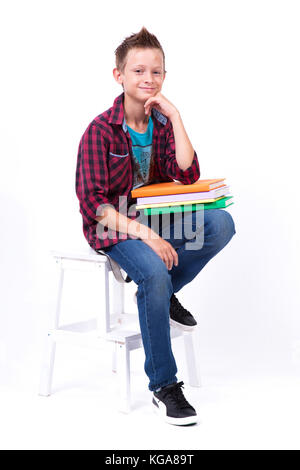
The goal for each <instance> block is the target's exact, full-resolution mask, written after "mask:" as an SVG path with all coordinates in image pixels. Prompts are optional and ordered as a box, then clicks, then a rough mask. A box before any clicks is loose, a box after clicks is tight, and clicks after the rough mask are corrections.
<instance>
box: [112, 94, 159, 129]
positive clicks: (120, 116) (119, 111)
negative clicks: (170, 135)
mask: <svg viewBox="0 0 300 470" xmlns="http://www.w3.org/2000/svg"><path fill="white" fill-rule="evenodd" d="M124 95H125V93H124V92H123V93H121V95H119V96H117V97H116V98H115V100H114V104H113V106H112V110H111V113H110V118H109V121H108V122H109V123H110V124H119V125H122V128H123V130H124V132H127V126H126V122H125V116H124V106H123V103H124ZM151 116H154V117H155V119H157V120H158V121H159V122H160V123H161V124H163V125H164V126H165V125H166V124H167V118H166V116H165V115H164V114H162V113H160V112H159V111H158V110H157V109H155V108H152V109H151Z"/></svg>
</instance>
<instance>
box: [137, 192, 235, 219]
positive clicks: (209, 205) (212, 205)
mask: <svg viewBox="0 0 300 470" xmlns="http://www.w3.org/2000/svg"><path fill="white" fill-rule="evenodd" d="M231 198H233V196H227V197H222V198H221V199H219V200H218V201H214V202H206V203H203V204H182V205H181V206H167V207H149V208H147V209H144V215H157V214H168V213H170V212H189V211H199V210H203V209H205V210H207V209H222V208H225V207H228V206H231V204H233V201H231V200H230V199H231Z"/></svg>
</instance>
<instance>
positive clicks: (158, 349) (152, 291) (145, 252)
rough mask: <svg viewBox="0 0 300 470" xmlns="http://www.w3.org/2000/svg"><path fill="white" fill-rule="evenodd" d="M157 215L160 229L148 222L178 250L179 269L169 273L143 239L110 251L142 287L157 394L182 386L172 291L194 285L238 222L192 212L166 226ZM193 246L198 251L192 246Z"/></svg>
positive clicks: (140, 301)
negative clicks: (172, 322)
mask: <svg viewBox="0 0 300 470" xmlns="http://www.w3.org/2000/svg"><path fill="white" fill-rule="evenodd" d="M200 212H201V213H200ZM196 214H198V215H196ZM155 217H156V221H155V222H154V225H155V226H154V227H153V220H154V219H155V218H153V217H151V218H150V217H147V216H144V218H145V221H142V223H144V224H145V225H148V226H151V228H152V229H153V230H154V231H155V232H156V233H158V234H159V235H160V236H162V238H164V240H166V241H168V242H169V243H170V244H171V245H172V246H173V247H174V249H175V250H176V251H177V254H178V266H174V265H173V267H172V269H171V270H170V271H168V269H167V267H166V265H165V263H164V262H163V261H162V259H161V258H160V257H159V256H158V255H157V254H156V253H155V251H154V250H153V249H152V248H151V247H149V246H148V245H146V244H145V243H144V242H143V241H142V240H141V239H136V240H133V239H128V240H123V241H121V242H119V243H116V244H115V245H112V246H110V247H108V248H106V249H105V252H106V253H107V254H108V255H109V256H111V258H113V259H114V260H115V261H116V262H117V263H118V264H119V265H120V266H121V268H122V269H124V271H125V272H126V273H127V274H128V276H129V277H130V278H131V279H132V280H133V281H134V282H135V283H136V284H137V286H138V291H137V305H138V312H139V323H140V328H141V334H142V341H143V346H144V350H145V372H146V374H147V376H148V378H149V381H150V382H149V386H148V387H149V390H151V391H152V390H156V389H157V388H159V387H163V386H165V385H169V384H171V383H173V382H177V377H176V373H177V366H176V362H175V359H174V356H173V353H172V347H171V338H170V323H169V318H170V298H171V295H172V293H173V292H178V291H179V290H180V289H182V287H183V286H185V285H186V284H188V283H189V282H191V281H192V280H193V279H194V278H195V277H196V276H197V274H198V273H199V272H200V271H201V270H202V269H203V267H204V266H205V265H206V264H207V263H208V261H209V260H210V259H212V258H213V257H214V256H215V255H216V254H217V253H218V252H219V251H221V250H222V248H224V247H225V246H226V245H227V243H228V242H229V241H230V240H231V238H232V237H233V235H234V234H235V233H236V232H235V225H234V222H233V219H232V217H231V215H230V214H229V212H226V211H225V210H224V209H209V210H203V211H197V212H189V213H185V214H184V216H183V214H180V213H176V214H172V215H171V217H170V219H169V223H167V224H164V223H163V220H162V217H161V216H155ZM199 217H200V219H199ZM199 220H200V222H199ZM139 221H141V219H139ZM187 227H188V228H189V229H190V230H189V233H188V238H187V236H186V235H185V234H184V232H186V230H185V228H187ZM168 232H169V233H168ZM192 232H194V236H193V238H192V235H193V233H192ZM178 233H179V234H180V233H182V236H178ZM201 237H202V238H201ZM201 240H202V241H201ZM193 243H195V248H196V249H190V248H187V247H188V246H189V247H192V244H193Z"/></svg>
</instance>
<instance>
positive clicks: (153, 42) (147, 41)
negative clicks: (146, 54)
mask: <svg viewBox="0 0 300 470" xmlns="http://www.w3.org/2000/svg"><path fill="white" fill-rule="evenodd" d="M133 48H140V49H147V48H150V49H159V50H160V51H161V52H162V55H163V67H164V72H166V71H165V54H164V51H163V48H162V47H161V45H160V42H159V41H158V39H157V38H156V36H154V34H151V33H149V31H148V30H147V29H146V28H145V27H144V26H143V27H142V29H141V30H140V32H139V33H136V34H132V35H131V36H128V37H127V38H125V39H124V41H123V42H122V44H120V45H119V47H117V49H116V50H115V55H116V67H117V69H118V70H119V71H120V72H122V73H124V69H125V65H126V58H127V54H128V52H129V51H130V50H131V49H133Z"/></svg>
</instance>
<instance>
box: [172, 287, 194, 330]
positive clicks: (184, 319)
mask: <svg viewBox="0 0 300 470" xmlns="http://www.w3.org/2000/svg"><path fill="white" fill-rule="evenodd" d="M170 325H172V326H175V327H177V328H180V329H181V330H185V331H190V330H194V329H195V327H196V325H197V322H196V320H195V318H194V317H193V315H192V314H191V313H190V312H189V311H188V310H186V309H185V308H184V307H183V306H182V305H181V303H180V302H179V300H178V299H177V297H175V295H174V294H172V296H171V299H170Z"/></svg>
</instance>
